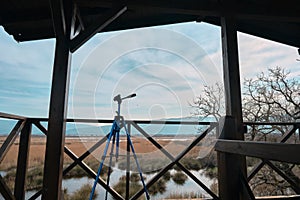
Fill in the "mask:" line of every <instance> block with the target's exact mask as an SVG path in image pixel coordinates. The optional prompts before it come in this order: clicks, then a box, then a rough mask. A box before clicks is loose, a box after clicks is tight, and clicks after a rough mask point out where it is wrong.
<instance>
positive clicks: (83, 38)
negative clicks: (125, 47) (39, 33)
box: [70, 6, 127, 52]
mask: <svg viewBox="0 0 300 200" xmlns="http://www.w3.org/2000/svg"><path fill="white" fill-rule="evenodd" d="M126 10H127V7H126V6H122V7H117V8H113V9H111V10H110V11H109V12H108V13H106V14H105V15H104V16H100V17H99V18H98V19H96V20H95V21H94V23H92V24H91V25H90V26H89V27H87V28H86V29H85V30H84V31H82V32H80V33H79V34H78V35H77V36H76V37H75V38H73V39H72V40H71V43H70V50H71V52H75V51H76V50H77V49H78V48H80V47H81V46H82V45H83V44H84V43H85V42H87V41H88V40H89V39H90V38H92V37H93V36H94V35H95V34H97V33H98V32H100V31H101V30H103V29H104V28H105V27H107V26H108V25H109V24H110V23H112V22H113V21H114V20H115V19H117V18H118V17H119V16H121V15H122V14H123V13H124V12H125V11H126Z"/></svg>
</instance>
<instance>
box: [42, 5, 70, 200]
mask: <svg viewBox="0 0 300 200" xmlns="http://www.w3.org/2000/svg"><path fill="white" fill-rule="evenodd" d="M50 5H51V12H52V19H53V27H54V30H55V33H56V47H55V59H54V66H53V76H52V86H51V96H50V108H49V123H48V133H49V134H48V135H47V143H46V153H45V165H44V178H43V192H42V200H59V199H61V198H62V195H63V194H62V191H61V186H62V171H63V158H64V144H65V128H66V116H67V105H68V90H69V74H70V59H71V54H70V51H69V41H70V32H71V27H70V26H71V20H72V9H73V4H72V2H71V1H69V0H68V1H63V0H50Z"/></svg>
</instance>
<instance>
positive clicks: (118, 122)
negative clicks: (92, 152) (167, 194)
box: [89, 94, 150, 200]
mask: <svg viewBox="0 0 300 200" xmlns="http://www.w3.org/2000/svg"><path fill="white" fill-rule="evenodd" d="M135 96H136V94H131V95H128V96H126V97H123V98H121V95H117V96H115V97H114V101H116V102H117V103H118V111H117V116H115V118H114V121H113V125H112V127H111V130H110V133H109V135H108V137H107V141H106V145H105V148H104V152H103V155H102V158H101V162H100V166H99V168H98V172H97V176H96V178H95V181H94V185H93V188H92V191H91V194H90V198H89V200H92V199H93V196H94V193H95V189H96V186H97V183H98V180H99V176H100V173H101V171H102V168H103V164H104V161H105V158H106V154H107V151H108V148H109V145H110V142H111V141H112V145H111V149H110V155H109V167H108V174H107V180H106V185H107V186H109V181H110V174H111V165H112V159H113V156H114V147H115V146H116V154H115V157H116V161H118V157H119V143H120V130H121V128H124V129H125V133H126V136H127V140H128V141H129V145H130V148H131V151H132V153H133V157H134V160H135V163H136V166H137V169H138V171H139V174H140V178H141V182H142V184H143V188H144V191H145V195H146V198H147V200H149V199H150V196H149V194H148V190H147V187H146V184H145V181H144V178H143V175H142V170H141V167H140V165H139V162H138V160H137V156H136V154H135V150H134V147H133V144H132V141H131V139H130V135H129V132H128V130H127V127H126V124H125V120H124V117H123V116H121V114H120V111H121V103H122V101H123V100H124V99H128V98H132V97H135ZM107 196H108V192H107V190H106V193H105V200H107Z"/></svg>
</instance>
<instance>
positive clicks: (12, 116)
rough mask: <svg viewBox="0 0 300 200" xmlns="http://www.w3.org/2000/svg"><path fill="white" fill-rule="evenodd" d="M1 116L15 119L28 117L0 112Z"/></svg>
mask: <svg viewBox="0 0 300 200" xmlns="http://www.w3.org/2000/svg"><path fill="white" fill-rule="evenodd" d="M0 117H1V118H6V119H15V120H25V119H26V117H23V116H19V115H12V114H7V113H3V112H0Z"/></svg>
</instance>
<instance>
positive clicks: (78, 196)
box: [64, 184, 98, 200]
mask: <svg viewBox="0 0 300 200" xmlns="http://www.w3.org/2000/svg"><path fill="white" fill-rule="evenodd" d="M91 191H92V186H91V185H89V184H85V185H83V186H82V187H81V188H80V189H78V190H76V191H75V192H74V193H73V194H71V195H70V194H68V192H67V190H66V189H64V200H86V199H88V198H89V196H90V193H91ZM97 196H98V193H97V191H95V193H94V196H93V199H96V198H97Z"/></svg>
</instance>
